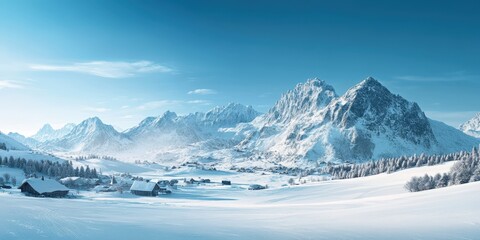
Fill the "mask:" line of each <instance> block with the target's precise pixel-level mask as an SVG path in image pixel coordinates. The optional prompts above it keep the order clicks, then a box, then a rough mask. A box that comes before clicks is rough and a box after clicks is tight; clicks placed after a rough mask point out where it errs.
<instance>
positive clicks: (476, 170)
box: [405, 148, 480, 192]
mask: <svg viewBox="0 0 480 240" xmlns="http://www.w3.org/2000/svg"><path fill="white" fill-rule="evenodd" d="M458 159H459V161H458V162H456V163H455V164H454V165H453V166H452V169H450V172H448V173H444V174H439V173H437V174H436V175H435V176H430V175H428V174H425V175H424V176H423V177H413V178H412V179H411V180H410V181H408V182H407V183H406V184H405V188H406V189H407V190H409V191H410V192H418V191H424V190H429V189H435V188H442V187H446V186H451V185H458V184H464V183H469V182H476V181H480V152H479V151H478V150H477V149H475V148H474V149H473V150H472V152H471V153H470V154H464V155H463V156H461V157H460V158H458Z"/></svg>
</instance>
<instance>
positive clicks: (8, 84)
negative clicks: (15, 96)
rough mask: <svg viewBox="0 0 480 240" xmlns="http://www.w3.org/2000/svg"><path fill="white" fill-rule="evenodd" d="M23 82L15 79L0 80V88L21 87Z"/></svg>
mask: <svg viewBox="0 0 480 240" xmlns="http://www.w3.org/2000/svg"><path fill="white" fill-rule="evenodd" d="M23 87H24V86H23V84H21V83H20V82H17V81H10V80H0V89H6V88H16V89H19V88H23Z"/></svg>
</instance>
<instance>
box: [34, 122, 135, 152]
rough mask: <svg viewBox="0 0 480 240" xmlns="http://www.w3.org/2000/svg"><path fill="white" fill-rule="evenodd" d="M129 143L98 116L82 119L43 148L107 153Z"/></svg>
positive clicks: (43, 145) (129, 142)
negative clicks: (63, 134)
mask: <svg viewBox="0 0 480 240" xmlns="http://www.w3.org/2000/svg"><path fill="white" fill-rule="evenodd" d="M130 144H131V141H130V140H129V139H128V138H127V137H125V136H124V135H123V134H121V133H119V132H117V131H116V130H115V129H114V128H113V127H112V126H111V125H107V124H104V123H103V122H102V121H101V120H100V119H99V118H98V117H93V118H89V119H86V120H84V121H83V122H81V123H80V124H78V125H76V126H75V127H74V128H73V129H71V131H70V132H69V133H68V134H66V135H65V136H63V137H60V138H56V139H53V140H50V141H46V142H45V143H43V144H42V145H41V148H43V149H45V150H57V151H69V152H87V153H108V152H114V151H119V150H121V149H122V148H123V147H125V146H128V145H130Z"/></svg>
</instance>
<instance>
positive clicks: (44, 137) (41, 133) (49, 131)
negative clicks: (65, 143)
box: [31, 123, 75, 142]
mask: <svg viewBox="0 0 480 240" xmlns="http://www.w3.org/2000/svg"><path fill="white" fill-rule="evenodd" d="M74 127H75V124H73V123H68V124H66V125H65V126H63V127H62V128H60V129H53V127H52V126H51V125H50V124H48V123H47V124H45V125H44V126H43V127H42V128H41V129H40V130H38V132H37V133H36V134H35V135H33V136H31V138H33V139H35V140H37V141H39V142H46V141H49V140H53V139H57V138H61V137H63V136H65V135H67V134H68V133H70V131H72V129H73V128H74Z"/></svg>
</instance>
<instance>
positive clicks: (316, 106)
mask: <svg viewBox="0 0 480 240" xmlns="http://www.w3.org/2000/svg"><path fill="white" fill-rule="evenodd" d="M335 98H337V94H336V93H335V89H334V88H333V87H332V86H331V85H329V84H327V83H326V82H325V81H323V80H320V79H318V78H313V79H308V80H307V81H306V82H305V83H299V84H297V85H296V86H295V88H294V89H293V90H289V91H288V92H287V93H285V94H283V95H282V97H281V98H280V100H278V101H277V103H276V104H275V106H274V107H273V108H272V109H270V111H269V112H268V113H267V114H266V119H267V121H268V122H283V123H285V122H288V121H290V120H291V119H292V118H294V117H297V116H299V115H303V114H309V115H311V114H315V113H316V112H318V111H320V110H322V109H323V108H325V106H327V105H328V104H329V103H330V102H331V101H332V100H333V99H335Z"/></svg>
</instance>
